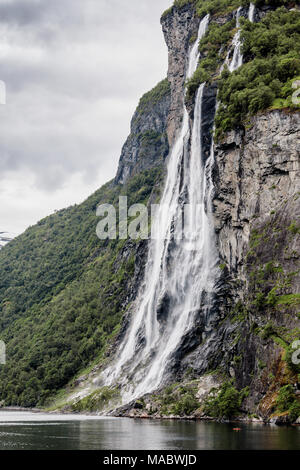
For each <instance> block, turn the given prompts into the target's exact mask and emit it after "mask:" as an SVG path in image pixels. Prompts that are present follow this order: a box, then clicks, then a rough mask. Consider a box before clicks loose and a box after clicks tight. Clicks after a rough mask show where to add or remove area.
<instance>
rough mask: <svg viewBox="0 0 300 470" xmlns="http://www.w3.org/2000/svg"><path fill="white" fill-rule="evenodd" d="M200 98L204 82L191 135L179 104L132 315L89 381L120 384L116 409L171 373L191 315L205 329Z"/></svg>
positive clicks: (190, 70) (212, 253)
mask: <svg viewBox="0 0 300 470" xmlns="http://www.w3.org/2000/svg"><path fill="white" fill-rule="evenodd" d="M208 23H209V15H207V16H206V17H205V18H203V19H202V21H201V23H200V26H199V32H198V39H197V41H196V42H195V44H194V45H193V47H192V48H191V50H190V52H189V60H188V65H187V73H186V78H187V79H188V78H191V77H192V76H193V74H194V72H195V71H196V68H197V66H198V61H199V41H200V40H201V38H202V37H203V36H204V34H205V32H206V30H207V28H208ZM203 92H204V84H202V85H201V86H200V87H199V89H198V92H197V95H196V101H195V109H194V121H193V126H192V129H191V128H190V127H191V125H190V119H189V115H188V111H187V109H186V107H185V105H184V109H183V120H182V125H181V129H180V132H179V135H178V137H177V139H176V142H175V144H174V146H173V149H172V150H171V153H170V155H169V162H168V169H167V170H168V171H167V177H166V182H165V187H164V191H163V194H162V197H161V201H160V205H159V208H158V210H157V213H156V216H155V219H154V221H153V222H152V224H153V227H152V237H151V241H149V250H148V260H147V263H146V270H145V276H144V282H143V285H142V287H141V289H140V292H139V295H138V298H137V301H136V303H135V309H134V310H135V313H134V314H133V316H132V320H131V323H130V326H129V327H128V331H127V334H126V335H125V338H124V339H123V341H122V343H121V345H120V347H119V350H118V351H117V353H116V359H115V362H114V364H113V365H112V366H111V367H109V368H107V369H106V370H105V371H104V372H103V373H102V376H101V377H100V378H99V379H96V383H98V384H99V385H100V383H102V384H105V385H109V386H110V385H116V384H118V385H121V386H122V401H123V403H128V402H129V401H131V400H133V399H135V398H137V397H140V396H142V395H143V394H145V393H148V392H151V391H153V390H155V389H157V388H158V387H159V386H160V385H161V383H162V382H163V379H164V378H165V377H166V376H167V375H168V371H169V370H170V369H171V368H172V362H173V361H174V354H175V353H176V351H178V348H179V347H180V344H181V342H182V340H183V339H184V337H186V336H187V335H188V334H189V333H190V332H191V331H192V330H193V327H194V326H195V324H196V322H197V321H199V317H201V321H202V323H204V324H205V325H206V327H207V329H208V330H209V324H210V312H211V305H212V299H213V292H214V287H215V282H216V279H217V277H218V254H217V250H216V247H215V236H214V228H213V223H212V220H211V207H210V200H209V199H210V198H209V195H210V194H211V190H212V188H211V179H210V178H209V172H210V169H211V160H212V158H213V155H211V156H210V158H208V159H207V161H204V158H203V151H202V103H203ZM183 213H184V216H183ZM182 219H184V230H183V231H182V232H181V235H182V236H181V237H177V236H176V235H175V232H176V231H175V230H174V227H175V226H176V225H177V222H178V220H182Z"/></svg>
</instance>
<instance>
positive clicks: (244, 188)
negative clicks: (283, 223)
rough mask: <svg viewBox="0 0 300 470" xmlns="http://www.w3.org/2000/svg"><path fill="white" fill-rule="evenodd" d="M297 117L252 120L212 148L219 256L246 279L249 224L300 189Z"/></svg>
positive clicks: (279, 114)
mask: <svg viewBox="0 0 300 470" xmlns="http://www.w3.org/2000/svg"><path fill="white" fill-rule="evenodd" d="M299 128H300V117H299V114H298V113H295V114H285V113H283V112H280V111H273V112H270V113H267V114H264V115H259V116H256V117H254V118H253V119H252V126H251V128H250V129H248V130H247V131H246V132H245V135H244V133H243V131H241V130H237V131H233V132H231V133H229V134H228V135H227V136H226V138H225V140H224V141H223V142H222V144H220V145H218V146H217V147H216V151H215V161H216V166H215V171H214V180H215V197H214V201H213V204H214V210H215V227H216V231H217V233H218V240H219V250H220V255H221V257H222V259H223V260H224V261H226V264H227V266H228V267H229V269H230V272H231V273H238V275H239V276H240V277H241V278H243V279H245V276H244V269H243V268H244V256H245V252H246V251H247V248H248V244H249V236H250V230H251V226H254V225H259V224H263V223H264V221H266V220H267V219H268V217H269V216H270V214H271V213H272V212H277V210H278V209H279V208H280V206H282V205H283V204H284V202H285V201H287V200H289V199H290V198H292V196H293V195H295V194H296V193H297V192H298V191H299V190H300V158H299V155H300V131H299Z"/></svg>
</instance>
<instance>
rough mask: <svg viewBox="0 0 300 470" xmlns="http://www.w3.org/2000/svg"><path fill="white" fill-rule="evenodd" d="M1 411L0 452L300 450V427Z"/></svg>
mask: <svg viewBox="0 0 300 470" xmlns="http://www.w3.org/2000/svg"><path fill="white" fill-rule="evenodd" d="M239 427H240V428H241V431H240V432H235V431H234V430H233V428H234V425H232V424H219V423H205V422H194V421H172V420H166V421H156V420H155V421H154V420H153V421H145V420H132V419H129V418H128V419H127V418H124V419H116V418H101V417H92V416H82V415H48V414H42V413H30V412H12V411H10V412H5V411H0V450H23V449H24V450H47V449H48V450H108V449H109V450H128V449H132V450H197V449H199V450H203V449H205V450H247V449H249V450H259V449H265V450H292V449H293V450H298V449H300V439H299V437H300V428H299V427H298V428H297V427H289V428H286V427H277V426H271V425H267V426H264V425H261V424H248V425H240V424H239Z"/></svg>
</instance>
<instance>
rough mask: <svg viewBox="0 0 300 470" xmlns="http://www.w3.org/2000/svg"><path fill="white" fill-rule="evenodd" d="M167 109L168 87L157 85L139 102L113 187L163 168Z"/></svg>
mask: <svg viewBox="0 0 300 470" xmlns="http://www.w3.org/2000/svg"><path fill="white" fill-rule="evenodd" d="M169 110H170V84H169V82H168V80H167V79H166V80H163V81H162V82H160V83H159V84H158V85H157V86H156V87H155V88H153V90H151V91H150V92H148V93H146V94H145V95H144V96H143V97H142V98H141V100H140V103H139V106H138V107H137V109H136V111H135V113H134V115H133V118H132V121H131V132H130V135H129V136H128V138H127V140H126V142H125V144H124V146H123V148H122V152H121V157H120V161H119V167H118V171H117V175H116V178H115V183H116V184H125V183H126V182H127V181H128V179H129V178H130V177H131V176H134V175H136V174H137V173H140V172H141V171H144V170H147V169H149V168H153V167H155V166H159V165H162V164H163V163H164V159H165V158H166V157H167V155H168V152H169V144H168V138H167V118H168V115H169Z"/></svg>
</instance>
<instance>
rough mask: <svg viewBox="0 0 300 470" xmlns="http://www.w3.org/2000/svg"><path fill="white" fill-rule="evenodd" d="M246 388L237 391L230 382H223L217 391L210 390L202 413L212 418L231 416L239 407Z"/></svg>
mask: <svg viewBox="0 0 300 470" xmlns="http://www.w3.org/2000/svg"><path fill="white" fill-rule="evenodd" d="M247 393H248V390H247V389H243V390H241V391H238V390H237V389H236V388H235V387H234V385H233V384H232V382H225V383H224V384H223V385H222V387H221V388H220V389H219V390H218V391H217V390H216V389H214V390H212V391H211V392H210V395H209V397H208V398H207V400H206V403H205V405H204V413H205V414H206V415H207V416H211V417H212V418H227V419H229V418H233V417H234V416H236V415H237V414H238V412H239V410H240V408H241V404H242V401H243V399H244V398H245V396H246V395H247Z"/></svg>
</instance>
